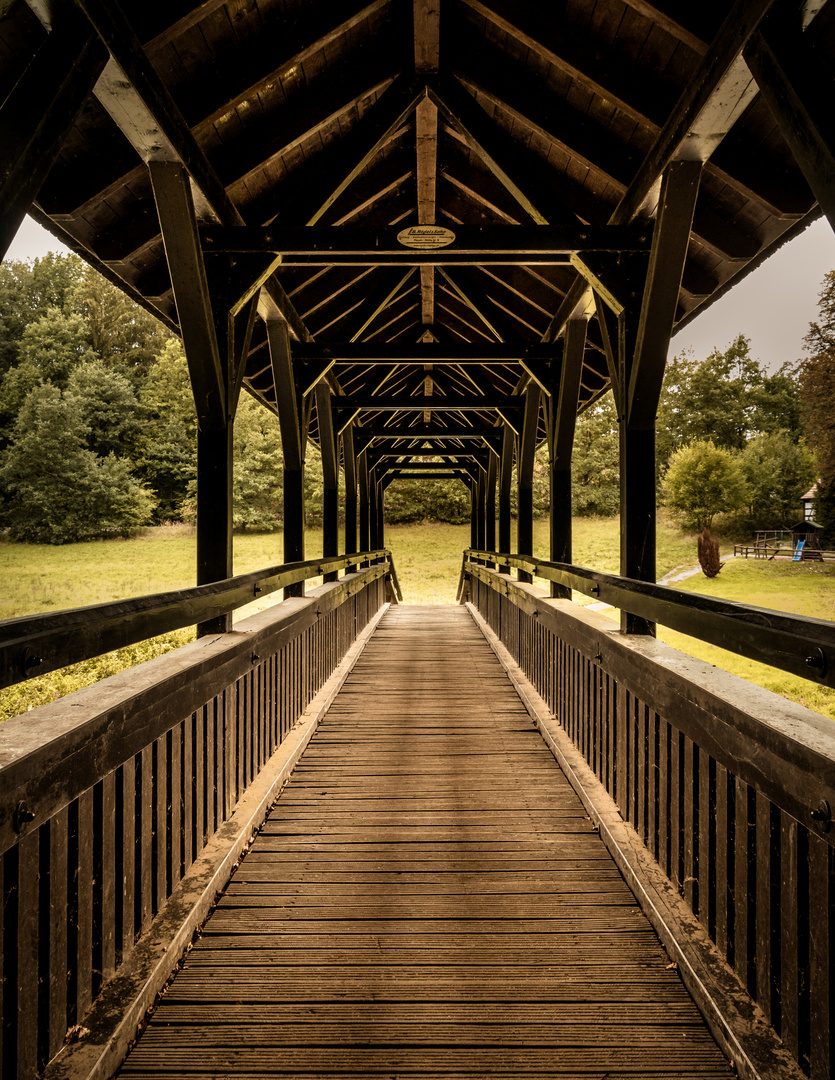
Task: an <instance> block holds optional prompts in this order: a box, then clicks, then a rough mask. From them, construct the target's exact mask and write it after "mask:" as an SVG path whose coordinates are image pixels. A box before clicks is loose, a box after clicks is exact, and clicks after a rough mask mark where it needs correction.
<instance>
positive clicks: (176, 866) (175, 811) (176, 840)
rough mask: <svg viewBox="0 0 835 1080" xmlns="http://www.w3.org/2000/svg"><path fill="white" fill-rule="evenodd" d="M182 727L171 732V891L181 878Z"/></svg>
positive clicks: (178, 726)
mask: <svg viewBox="0 0 835 1080" xmlns="http://www.w3.org/2000/svg"><path fill="white" fill-rule="evenodd" d="M183 727H184V725H183V724H182V723H179V724H177V726H176V727H175V728H173V729H172V731H171V772H170V776H171V891H172V892H173V891H174V889H176V887H177V883H178V882H179V881H180V879H181V878H182V876H183Z"/></svg>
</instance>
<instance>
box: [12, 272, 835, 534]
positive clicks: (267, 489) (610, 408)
mask: <svg viewBox="0 0 835 1080" xmlns="http://www.w3.org/2000/svg"><path fill="white" fill-rule="evenodd" d="M807 347H808V348H809V350H810V352H812V353H813V356H812V357H811V358H810V359H808V360H806V361H805V362H804V363H803V364H802V365H800V366H799V367H797V366H791V365H788V364H785V365H783V367H782V368H780V370H779V371H777V372H775V373H773V374H768V373H766V372H765V371H764V370H763V369H762V367H761V365H760V364H759V362H758V361H757V360H756V359H755V358H754V357H752V356H751V352H750V344H749V342H748V341H747V339H746V338H744V337H742V336H740V337H739V338H737V340H736V341H734V342H732V343H731V344H730V346H729V347H728V348H727V349H726V350H725V351H724V352H720V351H718V350H715V351H714V352H713V353H711V355H710V356H709V357H707V359H705V360H701V361H699V360H696V359H695V358H693V357H692V356H688V355H684V356H678V357H674V358H673V359H672V360H671V361H670V363H669V365H668V369H667V375H666V378H665V382H664V390H663V394H662V400H661V406H660V412H659V421H658V443H657V447H658V482H659V492H660V494H661V495H662V497H663V498H666V501H667V503H668V505H669V506H670V507H671V509H672V510H674V511H675V512H677V513H678V514H679V515H680V517H681V520H682V522H683V523H684V524H687V525H692V526H697V527H699V528H701V527H702V526H703V525H704V524H709V523H710V520H711V519H712V517H713V515H714V514H715V513H716V512H718V511H725V512H731V513H733V514H735V515H736V520H737V523H738V524H742V523H744V524H746V525H748V526H750V527H752V528H754V527H755V528H772V527H780V526H783V525H790V524H792V523H793V522H794V521H795V520H796V519H797V517H798V514H799V502H798V500H799V497H800V495H801V494H802V493H803V492H804V491H805V490H806V489H807V488H808V487H810V486H811V484H812V482H813V481H814V479H815V476H816V475H818V474H820V475H821V476H822V477H823V483H822V484H821V488H822V495H821V497H820V498H819V507H820V508H821V509H819V511H818V513H819V516H822V517H825V516H826V515H827V514H829V515H830V517H832V518H833V519H835V495H833V494H832V492H835V434H834V433H833V430H834V427H833V420H832V416H833V409H832V407H831V402H832V400H833V398H834V397H835V273H833V274H831V275H828V277H827V282H826V283H825V289H824V294H823V296H822V299H821V321H820V323H816V324H814V325H813V327H812V330H811V331H810V334H809V337H808V339H807ZM801 388H802V393H801ZM819 401H826V402H829V403H830V405H829V406H828V407H827V408H826V409H821V408H819V407H818V404H817V403H818V402H819ZM804 434H805V435H806V436H807V438H808V442H809V445H810V447H812V448H813V449H814V451H815V454H816V458H817V461H815V460H814V459H813V457H812V454H811V452H810V449H808V448H807V446H806V444H805V442H804V437H803V436H804ZM195 445H196V423H195V416H194V404H193V399H192V395H191V390H190V387H189V382H188V372H187V367H186V363H185V357H184V355H183V351H182V346H181V344H180V342H179V340H178V339H177V338H175V337H174V336H173V335H171V334H170V333H169V332H168V331H167V330H166V329H165V328H164V327H163V326H162V325H161V324H160V323H159V322H158V321H157V320H156V319H154V317H153V316H152V315H150V314H149V313H148V312H146V311H145V310H144V309H143V308H141V307H140V306H138V305H137V304H135V303H134V302H133V301H131V300H130V299H129V298H128V297H126V296H125V295H124V294H123V293H121V292H120V291H119V290H118V289H116V288H115V287H113V286H112V285H110V283H109V282H107V281H106V280H105V279H104V278H102V277H101V276H100V275H99V274H97V273H96V272H95V271H93V270H92V269H91V268H89V267H88V266H86V264H85V263H83V262H82V260H80V259H78V258H77V257H76V256H72V255H71V256H66V257H64V256H55V255H48V256H46V257H45V258H43V259H39V260H36V261H35V262H34V263H33V264H31V265H30V264H29V263H23V262H14V261H13V262H8V263H4V264H2V265H0V527H6V528H8V530H9V535H10V536H11V537H12V538H14V539H20V540H31V541H49V542H53V543H63V542H67V541H71V540H77V539H81V538H84V537H88V536H96V535H107V534H110V535H112V534H119V533H125V532H128V531H130V530H131V529H133V528H135V527H136V526H138V525H143V524H148V523H159V522H164V521H176V520H186V521H189V520H193V518H194V514H195ZM234 448H235V505H234V523H235V526H236V527H238V528H249V529H259V530H269V529H275V528H278V527H280V525H281V522H282V503H283V492H282V454H281V440H280V434H279V426H278V421H277V419H276V418H275V417H274V416H273V415H272V414H271V413H269V412H268V411H267V410H266V409H264V408H262V407H261V406H259V405H258V404H256V403H255V402H254V401H253V400H252V399H251V398H250V397H249V396H248V395H247V394H243V395H242V398H241V403H240V406H239V411H238V415H237V418H236V422H235V435H234ZM306 475H307V489H308V491H307V494H308V500H307V505H308V511H309V515H310V517H309V521H308V524H311V525H313V524H316V523H317V521H316V515H317V513H318V512H319V507H320V506H321V487H322V476H321V467H320V464H319V461H318V456H317V454H316V451H315V448H314V447H311V448H310V449H309V452H308V467H307V471H306ZM573 481H574V493H573V510H574V512H575V513H576V514H579V515H600V516H605V515H610V514H614V513H616V512H617V509H618V424H617V417H616V414H615V409H614V404H613V401H612V397H611V394H607V395H605V396H604V397H603V398H601V399H600V400H599V401H597V402H596V403H595V404H593V405H592V406H591V407H590V408H589V409H587V410H586V411H585V412H584V414H583V415H582V416H581V417H580V418H579V420H578V424H577V436H576V442H575V448H574V457H573ZM548 488H549V484H548V459H547V449H545V448H542V449H541V450H540V451H539V453H538V455H537V459H536V463H535V469H534V512H535V513H537V514H544V513H547V510H548V505H549V490H548ZM827 500H828V501H827ZM827 507H829V508H830V509H827ZM468 517H469V495H468V492H467V491H466V489H465V488H464V486H463V484H461V483H460V482H459V481H428V482H425V481H405V480H401V481H397V482H395V483H394V484H393V485H392V486H391V487H390V488H389V489H388V492H387V495H386V518H387V520H389V521H391V522H413V521H420V520H425V519H429V520H440V521H447V522H462V521H466V520H467V519H468Z"/></svg>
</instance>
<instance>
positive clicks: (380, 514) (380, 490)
mask: <svg viewBox="0 0 835 1080" xmlns="http://www.w3.org/2000/svg"><path fill="white" fill-rule="evenodd" d="M374 491H375V494H376V503H377V540H376V542H375V545H374V546H375V547H378V548H383V547H385V546H386V520H385V510H386V505H385V504H386V489H385V487H384V486H383V483H382V482H381V481H380V480H377V482H376V484H375V485H374Z"/></svg>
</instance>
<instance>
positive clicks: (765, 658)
mask: <svg viewBox="0 0 835 1080" xmlns="http://www.w3.org/2000/svg"><path fill="white" fill-rule="evenodd" d="M473 559H482V560H485V561H488V562H494V563H498V564H500V565H503V566H512V567H516V568H517V569H519V570H524V571H527V573H529V574H535V575H536V576H537V577H541V578H545V579H546V580H547V581H554V582H556V583H557V584H559V585H564V586H567V587H569V588H571V589H574V590H576V591H577V592H581V593H583V594H585V595H586V596H593V597H594V598H595V600H599V601H601V602H602V603H606V604H611V605H612V606H613V607H616V608H621V609H622V610H624V611H628V612H630V613H631V614H633V615H637V616H639V617H641V618H643V619H647V620H649V621H651V622H657V623H661V624H662V625H663V626H667V627H669V628H670V629H672V630H676V631H678V632H679V633H682V634H687V635H689V636H690V637H695V638H699V639H700V640H702V641H707V642H709V643H710V644H712V645H717V646H719V647H720V648H722V649H727V650H728V651H729V652H734V653H737V654H739V655H740V656H745V657H747V658H748V659H750V660H757V661H759V662H760V663H763V664H769V665H771V666H772V667H777V668H780V669H781V670H783V671H789V672H791V673H792V674H794V675H799V676H801V677H802V678H806V679H811V680H813V681H815V682H817V683H820V684H822V685H824V686H833V687H835V622H830V621H829V620H827V619H814V618H810V617H808V616H804V615H788V614H786V613H784V612H781V611H772V610H770V609H769V608H759V607H751V606H748V605H745V604H739V603H736V602H735V601H732V600H717V599H714V598H712V597H709V596H701V595H699V594H698V593H686V592H681V591H679V590H678V589H672V588H670V587H669V586H667V585H655V584H652V583H650V582H646V581H636V580H635V579H633V578H625V577H620V576H618V575H616V574H603V573H599V572H598V571H596V570H589V569H587V568H586V567H583V566H573V565H571V564H569V563H557V562H549V561H547V560H546V559H537V558H534V557H533V556H531V555H511V554H505V553H500V552H495V551H479V550H476V549H474V548H467V549H466V550H465V552H464V565H465V566H466V565H467V563H468V562H471V561H472V560H473ZM479 569H486V568H485V567H479Z"/></svg>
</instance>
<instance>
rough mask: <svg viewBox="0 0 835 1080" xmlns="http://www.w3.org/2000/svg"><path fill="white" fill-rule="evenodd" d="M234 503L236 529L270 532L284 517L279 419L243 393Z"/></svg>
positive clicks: (235, 439)
mask: <svg viewBox="0 0 835 1080" xmlns="http://www.w3.org/2000/svg"><path fill="white" fill-rule="evenodd" d="M233 445H234V469H235V473H234V477H235V479H234V503H233V510H232V521H233V524H234V526H235V528H236V529H255V530H258V531H261V532H269V531H273V530H275V529H278V528H280V527H281V524H282V522H283V514H284V477H283V469H284V458H283V455H282V452H281V431H280V428H279V423H278V417H277V416H275V415H274V414H273V413H271V412H269V410H267V409H265V408H264V407H263V405H261V404H260V403H259V402H257V401H255V400H254V398H252V397H250V396H249V394H242V395H241V399H240V402H239V404H238V413H237V416H236V417H235V427H234V436H233Z"/></svg>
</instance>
